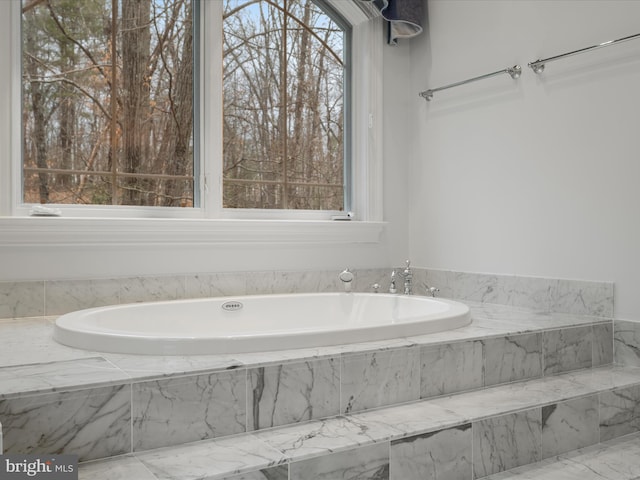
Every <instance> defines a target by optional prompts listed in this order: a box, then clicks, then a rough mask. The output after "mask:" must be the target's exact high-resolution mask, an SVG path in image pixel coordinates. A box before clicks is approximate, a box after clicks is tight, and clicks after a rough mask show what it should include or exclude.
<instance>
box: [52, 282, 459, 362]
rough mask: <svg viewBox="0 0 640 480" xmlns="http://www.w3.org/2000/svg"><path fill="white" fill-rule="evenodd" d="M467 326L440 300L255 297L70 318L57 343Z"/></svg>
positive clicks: (126, 346)
mask: <svg viewBox="0 0 640 480" xmlns="http://www.w3.org/2000/svg"><path fill="white" fill-rule="evenodd" d="M470 322H471V317H470V314H469V307H467V306H466V305H464V304H462V303H458V302H454V301H451V300H445V299H440V298H431V297H419V296H405V295H387V294H379V293H378V294H374V293H312V294H287V295H255V296H239V297H225V298H206V299H195V300H174V301H166V302H150V303H134V304H127V305H116V306H109V307H100V308H92V309H88V310H80V311H77V312H72V313H68V314H66V315H63V316H61V317H60V318H58V319H57V320H56V324H55V328H54V334H53V336H54V338H55V340H57V341H58V342H60V343H63V344H65V345H68V346H71V347H76V348H83V349H87V350H95V351H100V352H111V353H133V354H147V355H196V354H217V353H247V352H258V351H267V350H285V349H293V348H306V347H320V346H329V345H340V344H345V343H358V342H367V341H373V340H386V339H391V338H396V337H407V336H412V335H422V334H428V333H435V332H440V331H443V330H450V329H454V328H458V327H462V326H464V325H468V324H469V323H470Z"/></svg>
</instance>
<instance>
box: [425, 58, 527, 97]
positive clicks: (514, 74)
mask: <svg viewBox="0 0 640 480" xmlns="http://www.w3.org/2000/svg"><path fill="white" fill-rule="evenodd" d="M502 73H508V74H509V75H510V76H511V78H513V79H516V78H518V77H520V75H521V74H522V68H521V67H520V65H514V66H513V67H511V68H505V69H504V70H499V71H497V72H493V73H487V74H485V75H480V76H479V77H473V78H470V79H468V80H462V81H461V82H456V83H452V84H450V85H445V86H444V87H438V88H430V89H429V90H425V91H424V92H420V93H419V95H420V96H421V97H422V98H424V99H425V100H426V101H427V102H428V101H430V100H431V99H432V98H433V94H434V93H435V92H439V91H440V90H446V89H447V88H453V87H458V86H460V85H465V84H467V83H471V82H476V81H478V80H484V79H485V78H490V77H495V76H496V75H500V74H502Z"/></svg>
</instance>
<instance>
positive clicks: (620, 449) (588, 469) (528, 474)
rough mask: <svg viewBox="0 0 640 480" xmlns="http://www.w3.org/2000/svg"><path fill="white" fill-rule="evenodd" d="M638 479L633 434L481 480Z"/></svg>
mask: <svg viewBox="0 0 640 480" xmlns="http://www.w3.org/2000/svg"><path fill="white" fill-rule="evenodd" d="M549 479H552V480H603V479H606V480H638V479H640V434H638V433H634V434H631V435H627V436H624V437H620V438H616V439H615V440H610V441H608V442H603V443H601V444H599V445H593V446H590V447H586V448H581V449H579V450H575V451H573V452H569V453H567V454H564V455H558V456H557V457H554V458H549V459H547V460H544V461H541V462H536V463H533V464H530V465H525V466H523V467H518V468H514V469H512V470H508V471H506V472H501V473H496V474H494V475H490V476H488V477H486V478H485V480H549Z"/></svg>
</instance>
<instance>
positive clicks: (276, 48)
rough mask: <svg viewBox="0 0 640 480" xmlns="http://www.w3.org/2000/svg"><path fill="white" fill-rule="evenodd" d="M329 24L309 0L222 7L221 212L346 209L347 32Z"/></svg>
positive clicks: (240, 1)
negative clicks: (236, 209)
mask: <svg viewBox="0 0 640 480" xmlns="http://www.w3.org/2000/svg"><path fill="white" fill-rule="evenodd" d="M325 8H326V7H325ZM334 18H335V16H334ZM334 18H332V17H331V16H329V15H328V14H327V12H326V11H325V10H323V9H322V8H321V6H320V5H318V4H316V3H314V2H313V1H311V0H281V1H272V0H262V1H257V2H255V1H254V2H247V1H246V0H227V1H225V10H224V205H225V206H226V207H238V208H240V207H249V208H273V209H275V208H284V209H309V210H342V209H343V207H344V186H345V184H344V183H345V182H344V179H345V177H344V170H345V141H344V138H345V93H346V88H345V87H346V85H347V83H346V82H345V79H346V75H345V52H346V49H345V43H346V38H347V35H346V34H345V30H346V27H345V25H344V24H343V23H340V22H337V21H336V20H334Z"/></svg>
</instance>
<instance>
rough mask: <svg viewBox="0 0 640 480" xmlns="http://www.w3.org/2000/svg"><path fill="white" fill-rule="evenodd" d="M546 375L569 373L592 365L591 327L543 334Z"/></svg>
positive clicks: (549, 331) (565, 329)
mask: <svg viewBox="0 0 640 480" xmlns="http://www.w3.org/2000/svg"><path fill="white" fill-rule="evenodd" d="M542 344H543V348H544V350H543V351H544V374H545V375H552V374H554V373H561V372H568V371H571V370H578V369H580V368H589V367H591V365H592V354H593V332H592V330H591V326H584V327H573V328H563V329H560V330H548V331H545V332H543V334H542Z"/></svg>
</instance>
